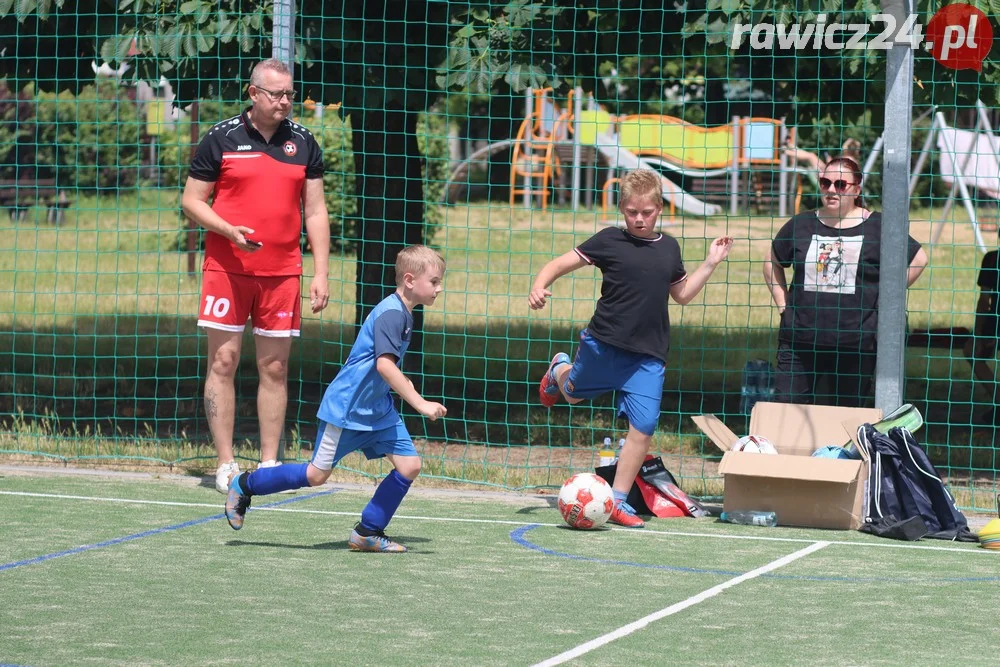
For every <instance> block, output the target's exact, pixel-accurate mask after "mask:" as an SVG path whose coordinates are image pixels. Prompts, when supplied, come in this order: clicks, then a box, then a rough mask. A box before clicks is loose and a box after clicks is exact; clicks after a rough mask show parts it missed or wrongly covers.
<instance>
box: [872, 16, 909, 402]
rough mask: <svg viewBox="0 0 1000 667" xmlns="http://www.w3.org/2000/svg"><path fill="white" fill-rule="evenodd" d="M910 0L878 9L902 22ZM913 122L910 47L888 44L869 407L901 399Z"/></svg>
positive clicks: (904, 19)
mask: <svg viewBox="0 0 1000 667" xmlns="http://www.w3.org/2000/svg"><path fill="white" fill-rule="evenodd" d="M912 2H913V0H882V11H883V12H884V13H886V14H891V15H893V16H894V17H895V19H896V21H897V24H898V25H903V22H904V21H906V17H907V16H908V15H910V14H912V13H913V12H914V8H913V6H912ZM912 125H913V48H912V47H911V46H910V45H909V44H902V43H894V44H893V45H892V48H890V49H889V52H888V62H887V63H886V70H885V131H884V132H883V133H882V136H883V137H884V139H885V154H884V155H883V158H882V210H883V213H882V238H881V240H880V244H879V245H880V248H879V251H880V253H879V267H880V270H879V299H878V302H879V313H878V334H877V337H878V338H877V341H878V359H877V361H876V366H875V407H877V408H879V409H881V410H882V412H883V413H888V412H890V411H891V410H895V409H896V408H897V407H899V406H900V405H902V403H903V378H904V366H903V353H904V350H905V338H906V274H907V267H908V265H909V253H908V252H907V249H908V248H909V244H908V236H909V233H910V194H909V193H910V141H911V132H912Z"/></svg>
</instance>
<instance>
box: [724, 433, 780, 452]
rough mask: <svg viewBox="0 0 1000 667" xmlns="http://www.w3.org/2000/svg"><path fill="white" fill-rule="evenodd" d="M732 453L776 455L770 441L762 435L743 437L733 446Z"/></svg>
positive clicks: (775, 450)
mask: <svg viewBox="0 0 1000 667" xmlns="http://www.w3.org/2000/svg"><path fill="white" fill-rule="evenodd" d="M733 451H734V452H747V453H748V454H777V453H778V450H777V449H775V448H774V445H772V444H771V441H770V440H768V439H767V438H765V437H764V436H762V435H745V436H743V437H742V438H740V439H739V440H737V441H736V444H734V445H733Z"/></svg>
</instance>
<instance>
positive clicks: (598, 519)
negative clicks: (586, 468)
mask: <svg viewBox="0 0 1000 667" xmlns="http://www.w3.org/2000/svg"><path fill="white" fill-rule="evenodd" d="M558 505H559V513H560V514H562V518H563V520H564V521H566V523H567V524H569V526H570V527H571V528H579V529H580V530H593V529H594V528H600V527H601V526H603V525H604V524H605V523H607V521H608V518H610V517H611V510H613V509H614V508H615V496H614V493H613V492H612V491H611V485H610V484H608V483H607V482H605V481H604V480H603V479H601V478H600V477H598V476H597V475H595V474H593V473H589V472H581V473H577V474H576V475H573V476H572V477H570V478H569V479H567V480H566V482H565V483H564V484H563V485H562V489H560V490H559V502H558Z"/></svg>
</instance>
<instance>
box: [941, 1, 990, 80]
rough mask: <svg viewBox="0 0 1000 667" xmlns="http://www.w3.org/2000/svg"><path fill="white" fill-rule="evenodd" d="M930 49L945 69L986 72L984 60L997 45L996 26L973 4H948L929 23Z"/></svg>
mask: <svg viewBox="0 0 1000 667" xmlns="http://www.w3.org/2000/svg"><path fill="white" fill-rule="evenodd" d="M927 46H928V47H930V50H931V55H932V56H934V60H936V61H938V62H939V63H941V64H942V65H944V66H945V67H948V68H950V69H956V70H957V69H974V70H976V71H977V72H982V71H983V60H984V59H985V58H986V56H987V54H989V52H990V48H992V46H993V26H991V25H990V20H989V19H988V18H987V17H986V14H984V13H982V12H981V11H979V10H978V9H976V8H975V7H973V6H972V5H966V4H964V3H955V4H951V5H947V6H945V7H942V8H941V9H939V10H938V11H937V13H936V14H934V16H933V18H931V20H930V21H929V22H928V23H927Z"/></svg>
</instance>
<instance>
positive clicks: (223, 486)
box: [215, 461, 240, 494]
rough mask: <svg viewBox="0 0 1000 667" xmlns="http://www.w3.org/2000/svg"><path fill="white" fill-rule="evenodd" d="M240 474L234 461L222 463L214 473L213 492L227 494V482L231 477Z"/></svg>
mask: <svg viewBox="0 0 1000 667" xmlns="http://www.w3.org/2000/svg"><path fill="white" fill-rule="evenodd" d="M239 474H240V467H239V466H238V465H236V461H230V462H229V463H223V464H222V465H220V466H219V467H218V468H217V469H216V471H215V490H216V491H218V492H219V493H222V494H227V493H229V480H230V479H231V478H232V476H233V475H239Z"/></svg>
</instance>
